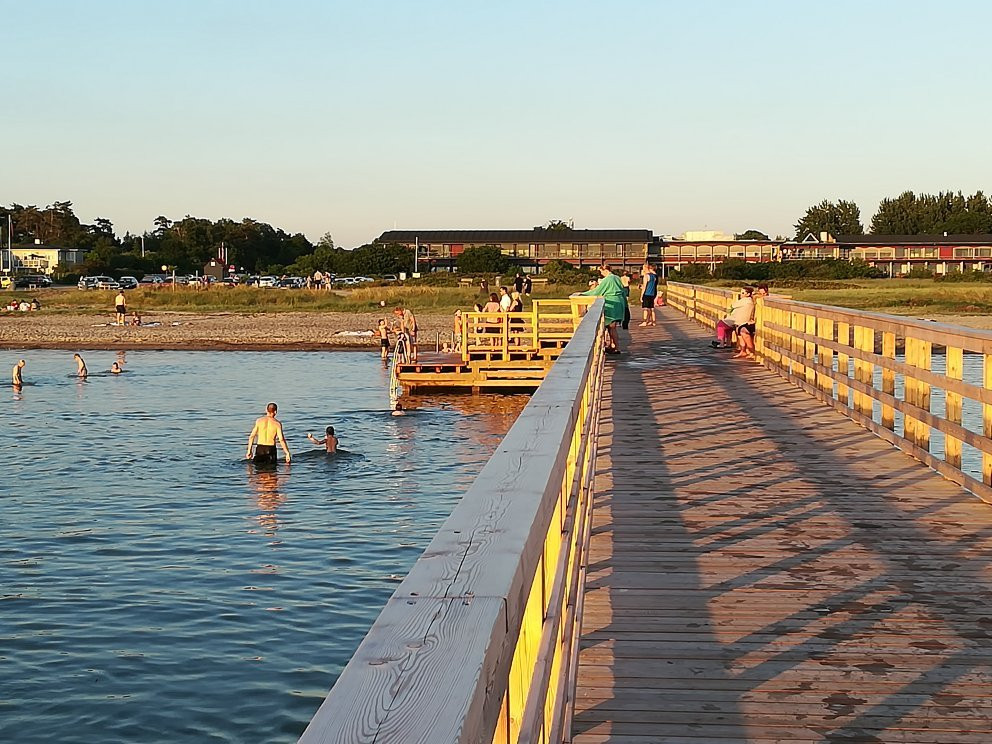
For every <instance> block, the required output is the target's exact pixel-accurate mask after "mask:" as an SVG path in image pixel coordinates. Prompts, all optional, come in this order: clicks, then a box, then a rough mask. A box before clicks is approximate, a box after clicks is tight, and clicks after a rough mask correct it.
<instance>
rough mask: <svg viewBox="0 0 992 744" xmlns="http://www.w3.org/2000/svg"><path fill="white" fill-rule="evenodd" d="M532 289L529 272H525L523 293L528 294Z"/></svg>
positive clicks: (532, 281)
mask: <svg viewBox="0 0 992 744" xmlns="http://www.w3.org/2000/svg"><path fill="white" fill-rule="evenodd" d="M532 289H534V280H533V279H531V276H530V274H527V275H526V276H525V277H524V294H525V295H529V294H530V292H531V290H532Z"/></svg>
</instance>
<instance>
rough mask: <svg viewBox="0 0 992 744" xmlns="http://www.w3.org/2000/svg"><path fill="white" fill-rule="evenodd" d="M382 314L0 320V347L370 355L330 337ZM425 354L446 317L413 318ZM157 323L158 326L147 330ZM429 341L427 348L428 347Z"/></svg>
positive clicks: (444, 330) (361, 342)
mask: <svg viewBox="0 0 992 744" xmlns="http://www.w3.org/2000/svg"><path fill="white" fill-rule="evenodd" d="M382 317H383V313H381V312H378V313H330V312H286V313H282V312H281V313H231V312H213V313H210V312H208V313H196V312H176V311H163V312H152V313H145V314H144V315H143V318H142V320H143V321H144V324H143V325H140V326H117V325H113V324H112V323H108V316H107V314H106V313H53V314H48V313H46V312H45V311H44V310H41V311H39V312H31V313H20V314H16V315H15V314H7V315H0V349H4V350H12V349H26V350H30V349H72V350H91V351H141V350H146V351H176V350H185V351H375V352H378V350H379V341H378V339H377V338H374V337H372V336H351V335H335V334H338V333H340V332H342V331H344V332H356V331H370V330H372V329H374V328H375V326H376V324H377V322H378V320H379V319H380V318H382ZM417 322H418V325H419V326H420V337H421V338H420V340H421V345H422V347H423V348H424V349H427V348H428V347H430V348H433V346H434V340H435V338H436V334H437V333H441V338H442V341H444V340H449V338H450V334H451V328H452V326H451V317H450V316H449V315H447V314H446V313H445V314H438V313H432V314H428V313H424V314H419V315H418V316H417ZM147 323H157V324H158V325H151V326H149V325H147ZM428 340H429V343H427V342H428Z"/></svg>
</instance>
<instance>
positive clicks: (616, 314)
mask: <svg viewBox="0 0 992 744" xmlns="http://www.w3.org/2000/svg"><path fill="white" fill-rule="evenodd" d="M599 274H600V276H601V277H602V278H601V279H600V280H599V284H597V285H596V286H595V287H592V288H591V289H588V290H586V291H585V292H579V293H578V294H580V295H586V296H596V297H602V298H603V316H604V318H603V322H604V323H605V324H606V333H607V339H608V340H607V344H606V349H605V351H606V353H607V354H619V353H620V342H619V340H618V338H617V323H621V322H623V316H624V308H626V306H627V296H626V295H625V294H624V291H623V284H622V283H621V282H620V277H618V276H617V275H616V274H614V273H613V272H612V271H610V267H609V266H607V265H606V264H603V265H602V266H600V267H599Z"/></svg>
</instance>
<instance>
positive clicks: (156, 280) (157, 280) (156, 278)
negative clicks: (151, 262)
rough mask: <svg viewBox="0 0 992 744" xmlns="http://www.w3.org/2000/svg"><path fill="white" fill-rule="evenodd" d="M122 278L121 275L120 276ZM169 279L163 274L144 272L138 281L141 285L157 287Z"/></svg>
mask: <svg viewBox="0 0 992 744" xmlns="http://www.w3.org/2000/svg"><path fill="white" fill-rule="evenodd" d="M121 278H123V277H121ZM168 281H169V277H167V276H166V275H165V274H145V275H144V276H143V277H141V281H140V282H138V283H139V284H140V285H141V286H142V287H159V286H161V285H163V284H165V283H166V282H168Z"/></svg>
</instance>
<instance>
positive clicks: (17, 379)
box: [11, 359, 26, 388]
mask: <svg viewBox="0 0 992 744" xmlns="http://www.w3.org/2000/svg"><path fill="white" fill-rule="evenodd" d="M25 364H26V362H25V361H24V360H23V359H20V360H18V362H17V364H15V365H14V369H13V370H11V380H12V382H13V383H14V387H15V388H19V387H20V386H21V385H23V384H24V376H23V375H22V374H21V370H22V369H24V365H25Z"/></svg>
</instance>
